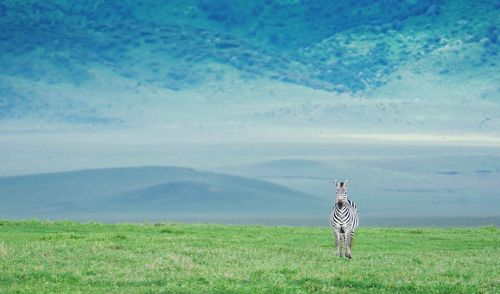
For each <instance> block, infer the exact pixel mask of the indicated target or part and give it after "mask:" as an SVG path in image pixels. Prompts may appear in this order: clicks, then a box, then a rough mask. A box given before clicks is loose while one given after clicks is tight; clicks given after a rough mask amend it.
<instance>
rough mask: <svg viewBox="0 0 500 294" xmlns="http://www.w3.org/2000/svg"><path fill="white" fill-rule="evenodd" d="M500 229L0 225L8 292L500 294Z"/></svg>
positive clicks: (2, 277)
mask: <svg viewBox="0 0 500 294" xmlns="http://www.w3.org/2000/svg"><path fill="white" fill-rule="evenodd" d="M499 244H500V235H499V230H498V228H497V227H494V226H491V227H481V228H468V229H437V228H436V229H434V228H427V229H410V228H408V229H387V228H361V229H359V230H358V232H357V236H356V239H355V243H354V249H353V254H354V259H353V260H347V259H341V258H338V257H336V256H334V250H333V249H334V248H333V243H332V236H331V233H330V230H329V229H328V228H310V227H263V226H223V225H181V224H119V225H105V224H97V223H87V224H78V223H74V222H39V221H22V222H10V221H0V292H16V291H19V292H37V293H43V292H75V291H83V292H101V293H104V292H114V293H118V292H119V293H131V292H134V293H137V292H155V293H156V292H176V293H179V292H243V293H255V292H289V293H290V292H291V293H309V292H356V293H360V292H376V293H380V292H419V293H433V292H434V293H436V292H439V293H443V292H453V293H477V292H480V293H494V292H497V293H498V291H500V280H499V278H498V277H500V246H499Z"/></svg>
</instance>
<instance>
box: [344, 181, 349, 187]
mask: <svg viewBox="0 0 500 294" xmlns="http://www.w3.org/2000/svg"><path fill="white" fill-rule="evenodd" d="M347 184H349V180H345V181H344V186H345V187H346V188H347Z"/></svg>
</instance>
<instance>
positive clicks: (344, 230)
mask: <svg viewBox="0 0 500 294" xmlns="http://www.w3.org/2000/svg"><path fill="white" fill-rule="evenodd" d="M347 184H348V181H347V180H345V181H341V182H338V181H337V180H335V188H336V190H337V193H336V201H335V205H334V206H333V211H332V213H331V214H330V225H331V226H332V228H333V234H334V236H335V246H336V248H337V255H338V256H342V255H343V250H342V246H344V245H345V248H346V254H345V256H346V257H348V258H352V255H351V245H352V239H353V237H354V230H356V228H357V227H358V222H359V219H358V209H357V208H356V204H355V203H354V202H353V201H352V200H351V199H349V198H347Z"/></svg>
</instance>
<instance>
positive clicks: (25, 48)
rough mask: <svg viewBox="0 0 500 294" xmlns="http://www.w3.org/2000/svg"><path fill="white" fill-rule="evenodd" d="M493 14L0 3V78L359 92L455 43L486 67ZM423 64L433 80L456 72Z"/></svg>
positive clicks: (453, 8) (216, 3)
mask: <svg viewBox="0 0 500 294" xmlns="http://www.w3.org/2000/svg"><path fill="white" fill-rule="evenodd" d="M499 9H500V8H499V6H498V3H497V2H496V1H486V2H485V1H483V2H481V3H479V2H470V1H430V0H422V1H342V2H335V1H278V0H276V1H267V0H266V1H264V0H259V1H251V2H248V1H227V0H210V1H206V0H199V1H168V2H161V3H160V2H158V3H151V2H148V1H94V2H93V3H92V4H91V5H90V4H82V3H81V2H78V1H66V2H60V1H45V2H43V3H40V2H39V1H30V0H27V1H14V2H5V3H3V4H2V6H1V7H0V11H1V12H0V15H1V18H0V24H1V25H2V27H3V28H4V29H3V30H2V32H0V50H1V51H2V57H1V58H0V64H1V65H2V67H3V74H5V75H13V76H21V77H23V78H27V79H33V80H40V79H43V80H47V81H48V82H51V83H64V82H69V83H73V84H78V85H81V84H84V83H85V82H86V81H89V80H91V79H92V76H93V73H92V70H91V69H92V67H93V66H104V67H107V68H109V69H110V70H112V71H113V72H115V73H117V74H119V75H122V76H124V77H127V78H132V79H134V80H137V81H140V82H142V83H155V84H157V85H160V86H162V87H165V88H168V89H172V90H182V89H186V88H190V87H193V86H196V85H198V84H200V83H204V82H206V81H207V80H210V79H217V78H221V77H222V75H223V73H221V72H219V71H218V70H217V69H215V68H212V67H210V65H207V62H213V61H214V62H216V63H221V64H229V65H231V66H232V67H234V68H237V69H238V70H240V71H241V72H242V74H243V75H245V76H247V77H252V76H254V77H255V76H266V77H268V78H271V79H276V80H281V81H285V82H292V83H297V84H303V85H307V86H310V87H314V88H318V89H324V90H327V91H334V92H358V91H364V90H369V89H372V88H377V87H379V86H381V85H383V84H385V83H386V82H387V81H389V80H390V79H392V78H394V77H391V76H390V74H391V73H393V72H395V71H396V70H397V69H399V68H401V66H403V65H404V64H407V63H412V62H416V61H419V60H423V59H426V58H427V56H430V55H432V54H434V53H435V52H439V51H443V50H445V49H446V48H449V47H451V46H456V45H457V42H459V43H463V46H461V47H459V48H457V49H458V50H462V51H466V52H467V54H466V55H467V57H466V58H468V59H470V60H471V61H470V62H472V63H473V64H471V66H475V67H484V68H487V67H491V66H497V63H498V55H497V52H498V49H499V47H498V46H499V42H498V34H499V28H498V18H496V17H495V16H496V15H497V14H498V11H499ZM479 18H480V19H479ZM457 26H459V27H460V28H461V29H460V30H457V29H456V28H457ZM476 48H477V49H476ZM139 50H141V52H139ZM446 54H447V55H450V56H451V55H453V54H459V52H458V51H457V52H448V53H446ZM476 57H477V58H476ZM474 60H477V61H474ZM434 63H436V65H438V67H439V68H438V71H439V72H440V73H441V74H443V75H445V74H449V73H453V72H454V71H455V69H454V68H453V66H452V64H451V63H449V62H446V61H445V60H441V62H440V61H434ZM438 63H440V64H438Z"/></svg>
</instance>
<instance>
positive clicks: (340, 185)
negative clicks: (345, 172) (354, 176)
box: [335, 180, 349, 205]
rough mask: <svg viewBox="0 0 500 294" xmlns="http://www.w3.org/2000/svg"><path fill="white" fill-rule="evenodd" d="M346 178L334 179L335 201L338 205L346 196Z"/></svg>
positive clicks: (341, 203) (342, 202)
mask: <svg viewBox="0 0 500 294" xmlns="http://www.w3.org/2000/svg"><path fill="white" fill-rule="evenodd" d="M348 183H349V181H348V180H345V181H340V182H339V181H337V180H335V189H336V202H337V203H338V204H340V205H343V204H344V201H345V199H346V198H347V184H348Z"/></svg>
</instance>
